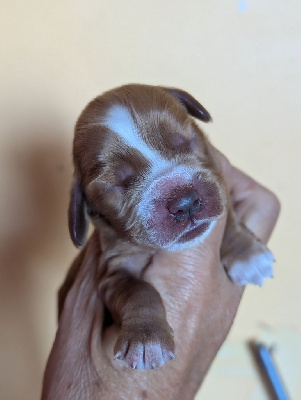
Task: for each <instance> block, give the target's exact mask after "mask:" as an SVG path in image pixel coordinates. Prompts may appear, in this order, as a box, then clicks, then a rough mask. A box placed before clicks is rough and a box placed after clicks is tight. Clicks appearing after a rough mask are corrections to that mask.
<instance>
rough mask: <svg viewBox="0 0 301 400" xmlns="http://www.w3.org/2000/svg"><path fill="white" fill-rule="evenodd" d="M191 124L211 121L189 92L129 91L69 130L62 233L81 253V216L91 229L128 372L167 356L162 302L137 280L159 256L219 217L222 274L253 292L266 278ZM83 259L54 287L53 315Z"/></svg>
mask: <svg viewBox="0 0 301 400" xmlns="http://www.w3.org/2000/svg"><path fill="white" fill-rule="evenodd" d="M193 117H194V118H197V119H199V120H201V121H203V122H208V121H210V120H211V117H210V114H209V113H208V111H207V110H206V109H205V108H204V107H203V106H202V105H201V104H200V103H199V102H198V101H197V100H195V99H194V98H193V97H192V96H191V95H189V94H188V93H186V92H184V91H182V90H178V89H170V88H164V87H157V86H147V85H137V84H132V85H126V86H122V87H119V88H117V89H113V90H111V91H108V92H106V93H104V94H103V95H101V96H99V97H97V98H96V99H94V100H93V101H92V102H91V103H90V104H88V106H87V107H86V108H85V109H84V111H83V112H82V114H81V115H80V117H79V119H78V121H77V124H76V127H75V137H74V147H73V159H74V167H75V173H74V183H73V187H72V191H71V200H70V207H69V229H70V234H71V238H72V240H73V242H74V244H75V245H76V246H83V245H84V244H85V242H86V236H87V229H88V221H89V217H90V218H91V220H92V222H93V224H94V226H95V229H97V230H98V231H99V238H100V242H101V249H102V255H101V258H100V267H99V271H100V273H99V294H100V296H101V298H102V299H103V301H104V303H105V305H106V307H107V309H108V310H109V312H110V314H111V316H112V318H113V320H114V321H115V322H117V323H119V324H120V334H119V337H118V339H117V342H116V345H115V349H114V351H115V357H117V358H119V359H121V360H124V361H125V362H126V363H127V364H128V365H129V366H131V367H132V368H137V369H151V368H157V367H159V366H161V365H163V364H164V363H166V362H167V361H168V360H170V359H172V358H174V341H173V333H172V329H171V327H170V326H169V324H168V323H167V320H166V315H165V309H164V305H163V303H162V300H161V297H160V295H159V293H158V292H157V291H156V290H155V289H154V288H153V287H152V286H151V285H150V284H148V283H146V282H144V281H142V280H141V274H142V271H143V270H144V268H145V267H146V266H147V265H148V264H149V263H150V261H151V259H152V257H153V255H154V254H155V253H156V251H158V250H159V249H165V250H166V251H180V250H182V249H185V248H187V247H188V246H194V245H196V244H198V243H201V242H202V241H203V240H204V238H205V237H206V236H208V235H210V232H211V230H212V228H213V227H214V225H215V223H216V221H217V219H218V218H219V217H221V216H222V215H223V214H225V213H226V214H227V223H226V228H225V233H224V238H223V244H222V247H221V260H222V263H223V265H224V266H225V269H226V271H227V272H228V275H229V277H230V278H231V279H232V280H233V282H235V283H236V284H238V285H246V284H248V283H252V284H255V285H261V284H262V282H263V280H264V278H266V277H271V276H272V262H273V256H272V254H271V253H270V251H269V250H268V249H267V248H266V247H265V246H264V245H263V244H262V243H261V242H260V241H259V240H257V239H256V238H255V237H254V235H253V234H252V233H251V232H250V231H249V230H248V229H247V228H246V227H245V226H244V225H242V224H240V223H239V221H237V219H236V217H235V215H234V213H233V211H232V208H231V202H230V200H229V195H228V193H227V189H226V187H225V184H224V181H223V177H222V174H221V172H220V168H219V165H218V163H217V161H216V160H215V158H214V152H213V150H212V146H211V144H210V143H209V141H208V139H207V138H206V136H205V135H204V133H203V132H202V130H201V129H200V128H199V126H198V125H197V124H196V121H195V120H194V118H193ZM81 258H82V256H81V255H80V256H79V258H78V260H77V261H76V262H75V263H74V265H73V266H72V268H71V270H70V272H69V274H68V275H67V278H66V281H65V283H64V284H63V286H62V288H61V289H60V292H59V309H60V310H62V308H63V304H64V299H65V297H66V294H67V293H68V290H69V288H70V287H71V286H72V283H73V281H74V279H75V277H76V274H77V270H78V268H79V267H80V264H81Z"/></svg>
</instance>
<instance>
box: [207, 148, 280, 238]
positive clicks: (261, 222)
mask: <svg viewBox="0 0 301 400" xmlns="http://www.w3.org/2000/svg"><path fill="white" fill-rule="evenodd" d="M214 153H215V155H216V157H217V159H218V160H219V162H220V165H221V169H222V173H223V176H224V178H225V181H226V185H227V187H228V190H229V193H230V197H231V200H232V204H233V208H234V211H235V212H236V214H237V216H238V217H239V219H240V220H241V221H242V222H243V223H244V224H245V225H246V226H247V227H248V228H249V229H250V230H251V231H252V232H253V233H254V234H255V235H256V236H257V237H258V238H259V239H261V240H262V241H263V242H267V241H268V239H269V238H270V236H271V234H272V231H273V229H274V227H275V224H276V222H277V219H278V216H279V212H280V203H279V200H278V199H277V197H276V196H275V194H274V193H272V192H271V191H270V190H268V189H267V188H265V187H264V186H262V185H261V184H259V183H258V182H256V181H255V180H254V179H252V178H251V177H250V176H248V175H247V174H245V173H244V172H242V171H240V170H239V169H237V168H235V167H233V165H231V163H230V162H229V160H228V159H227V158H226V157H225V156H224V155H223V154H222V153H220V152H219V151H218V150H217V149H214Z"/></svg>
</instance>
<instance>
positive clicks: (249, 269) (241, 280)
mask: <svg viewBox="0 0 301 400" xmlns="http://www.w3.org/2000/svg"><path fill="white" fill-rule="evenodd" d="M263 247H264V246H263ZM273 261H275V260H274V256H273V254H272V253H271V252H270V251H269V250H268V249H267V248H265V247H264V249H263V250H262V252H261V253H256V254H252V255H251V257H250V258H249V259H246V260H244V261H236V262H234V264H233V265H231V267H230V268H228V275H229V276H230V277H231V279H232V281H233V282H234V283H236V284H237V285H241V286H245V285H247V284H248V283H251V284H253V285H258V286H261V285H262V284H263V281H264V280H265V279H266V278H272V277H273Z"/></svg>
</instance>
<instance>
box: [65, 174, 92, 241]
mask: <svg viewBox="0 0 301 400" xmlns="http://www.w3.org/2000/svg"><path fill="white" fill-rule="evenodd" d="M68 219H69V232H70V236H71V239H72V242H73V243H74V244H75V246H76V247H79V246H83V245H84V244H85V243H86V240H87V232H88V227H89V219H88V214H87V205H86V202H85V198H84V193H83V190H82V187H81V184H80V183H79V181H78V179H77V178H74V183H73V186H72V189H71V197H70V203H69V210H68Z"/></svg>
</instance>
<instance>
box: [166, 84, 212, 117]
mask: <svg viewBox="0 0 301 400" xmlns="http://www.w3.org/2000/svg"><path fill="white" fill-rule="evenodd" d="M162 89H164V90H166V91H167V92H169V93H170V94H171V95H172V96H173V97H174V98H175V99H176V100H178V102H179V103H180V104H181V105H182V106H183V107H184V108H186V110H187V112H188V113H189V114H190V115H192V116H193V117H195V118H197V119H200V120H201V121H203V122H209V121H211V120H212V118H211V115H210V114H209V112H208V111H207V110H206V108H205V107H203V106H202V104H200V103H199V102H198V101H197V100H196V99H195V98H194V97H192V96H191V95H190V94H189V93H187V92H184V90H180V89H175V88H165V87H163V88H162Z"/></svg>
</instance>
